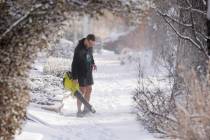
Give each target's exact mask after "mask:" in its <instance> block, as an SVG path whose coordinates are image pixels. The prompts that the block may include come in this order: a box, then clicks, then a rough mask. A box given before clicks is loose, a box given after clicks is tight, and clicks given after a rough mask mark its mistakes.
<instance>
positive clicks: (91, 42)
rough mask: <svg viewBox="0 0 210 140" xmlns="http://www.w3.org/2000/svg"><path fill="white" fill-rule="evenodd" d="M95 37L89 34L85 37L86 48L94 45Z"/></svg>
mask: <svg viewBox="0 0 210 140" xmlns="http://www.w3.org/2000/svg"><path fill="white" fill-rule="evenodd" d="M95 40H96V39H95V35H94V34H89V35H87V37H86V39H85V46H87V47H88V48H90V47H93V46H94V45H95Z"/></svg>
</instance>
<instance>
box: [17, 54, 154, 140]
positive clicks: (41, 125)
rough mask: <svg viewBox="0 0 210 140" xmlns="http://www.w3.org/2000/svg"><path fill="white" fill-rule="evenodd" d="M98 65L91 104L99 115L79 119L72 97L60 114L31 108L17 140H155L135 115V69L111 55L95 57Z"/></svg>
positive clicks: (33, 106) (66, 101) (65, 101)
mask: <svg viewBox="0 0 210 140" xmlns="http://www.w3.org/2000/svg"><path fill="white" fill-rule="evenodd" d="M95 61H96V64H97V66H98V70H97V72H95V73H94V81H95V84H94V86H93V92H92V98H91V104H92V105H93V106H94V107H95V108H96V111H97V112H96V114H89V115H87V116H85V117H84V118H77V117H76V116H75V115H76V111H77V110H76V100H75V99H72V98H71V97H69V98H66V99H65V100H64V101H63V104H64V106H63V108H62V109H61V112H60V113H56V112H53V111H47V110H44V109H41V108H39V107H37V106H35V105H34V104H31V105H30V106H29V107H28V117H29V120H28V121H27V122H26V124H25V125H24V127H23V133H22V134H21V135H20V136H17V137H16V140H28V137H29V135H30V134H31V137H32V138H34V140H41V139H42V140H129V139H132V140H156V138H154V137H153V136H152V134H149V133H148V132H147V131H146V130H145V129H144V128H143V126H141V124H140V122H139V121H137V120H136V114H135V113H134V105H133V100H132V96H133V94H132V92H133V90H134V89H135V87H136V81H137V79H136V76H137V71H136V65H134V64H132V65H131V64H125V65H120V61H119V59H118V56H117V55H115V54H114V53H112V52H108V51H102V54H95ZM52 86H53V85H52ZM61 91H63V90H62V89H61V90H60V91H58V93H59V94H60V92H61ZM30 119H31V120H30ZM32 120H33V121H32ZM34 120H35V121H34ZM32 134H33V135H32ZM30 140H32V139H31V138H30Z"/></svg>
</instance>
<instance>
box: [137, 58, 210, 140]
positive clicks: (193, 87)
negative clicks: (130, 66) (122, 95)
mask: <svg viewBox="0 0 210 140" xmlns="http://www.w3.org/2000/svg"><path fill="white" fill-rule="evenodd" d="M179 69H180V70H181V68H179ZM139 70H140V71H139V81H138V88H137V89H136V92H135V93H136V94H135V96H134V100H135V101H136V103H137V109H138V118H139V119H140V120H141V122H142V123H143V124H144V125H145V127H146V128H147V129H148V130H149V131H150V132H153V133H159V134H162V136H164V137H170V138H178V139H183V140H192V139H195V140H197V139H199V140H208V139H210V135H209V131H210V117H209V116H210V76H209V75H210V62H209V69H208V75H207V77H206V78H205V79H203V80H200V78H199V77H198V76H197V74H196V72H195V70H191V71H183V72H179V74H180V76H182V77H181V78H182V79H183V83H182V84H183V85H182V87H178V89H175V88H174V86H175V85H174V83H170V82H169V81H165V82H162V81H161V82H160V81H156V80H154V79H152V78H148V79H147V78H146V77H144V74H143V73H142V71H141V68H140V69H139ZM157 83H158V84H157ZM171 84H172V85H171ZM178 92H181V94H177V93H178Z"/></svg>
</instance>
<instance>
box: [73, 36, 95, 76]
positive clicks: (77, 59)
mask: <svg viewBox="0 0 210 140" xmlns="http://www.w3.org/2000/svg"><path fill="white" fill-rule="evenodd" d="M84 41H85V38H83V39H81V40H80V41H79V43H78V45H77V47H76V48H75V51H74V57H73V62H72V66H71V68H72V77H73V79H78V78H81V77H83V78H85V77H87V74H89V73H92V65H93V64H95V62H94V59H93V49H92V47H91V48H86V46H85V45H84Z"/></svg>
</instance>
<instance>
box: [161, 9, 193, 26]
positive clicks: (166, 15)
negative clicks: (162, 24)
mask: <svg viewBox="0 0 210 140" xmlns="http://www.w3.org/2000/svg"><path fill="white" fill-rule="evenodd" d="M157 12H158V13H161V15H162V16H163V17H167V18H169V19H170V20H172V21H173V22H176V23H178V24H180V25H182V26H186V27H192V24H185V23H181V22H180V21H178V20H176V19H174V18H172V17H171V16H169V15H168V14H166V13H162V12H161V11H160V10H158V11H157Z"/></svg>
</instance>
